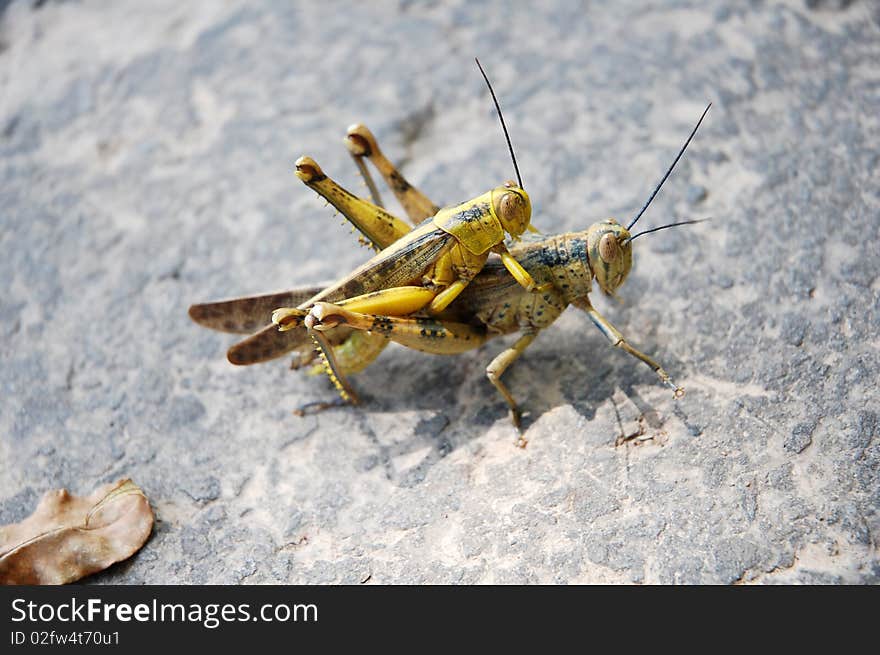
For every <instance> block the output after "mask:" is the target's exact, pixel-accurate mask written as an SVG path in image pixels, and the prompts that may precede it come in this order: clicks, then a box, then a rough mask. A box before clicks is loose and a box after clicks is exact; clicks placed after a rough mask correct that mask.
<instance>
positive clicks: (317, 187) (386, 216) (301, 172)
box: [296, 157, 410, 250]
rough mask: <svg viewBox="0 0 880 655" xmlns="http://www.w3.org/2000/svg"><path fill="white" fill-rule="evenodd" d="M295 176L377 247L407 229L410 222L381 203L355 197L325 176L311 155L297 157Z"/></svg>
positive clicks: (392, 239) (378, 248)
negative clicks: (390, 211)
mask: <svg viewBox="0 0 880 655" xmlns="http://www.w3.org/2000/svg"><path fill="white" fill-rule="evenodd" d="M296 176H297V177H298V178H299V179H300V180H301V181H302V182H303V184H305V185H306V186H307V187H309V188H310V189H312V190H313V191H315V193H317V194H318V195H320V196H322V197H323V198H324V199H325V200H327V201H328V202H329V203H330V204H331V205H333V206H334V207H335V208H336V209H338V210H339V212H340V213H341V214H342V215H343V216H345V218H347V219H348V221H349V222H350V223H351V224H352V225H354V226H355V227H356V228H357V229H358V230H359V231H360V233H361V234H363V235H364V236H365V237H366V238H367V239H369V241H370V242H371V244H372V245H373V247H374V248H375V249H376V250H381V249H383V248H387V247H388V246H390V245H391V244H392V243H394V242H395V241H397V240H398V239H399V238H400V237H402V236H403V235H405V234H407V233H408V232H409V231H410V227H409V225H407V224H406V223H405V222H404V221H402V220H400V219H399V218H397V217H396V216H394V215H393V214H391V213H389V212H387V211H385V210H384V209H382V207H380V206H378V205H375V204H373V203H371V202H369V201H368V200H363V199H362V198H358V197H357V196H356V195H354V194H353V193H352V192H351V191H348V190H346V189H345V188H343V187H342V186H341V185H340V184H338V183H337V182H334V181H333V180H332V179H330V178H329V177H327V175H326V174H325V173H324V171H323V170H321V167H320V166H318V163H317V162H316V161H315V160H314V159H312V158H311V157H300V158H299V159H297V160H296Z"/></svg>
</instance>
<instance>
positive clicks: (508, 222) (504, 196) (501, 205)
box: [492, 181, 532, 239]
mask: <svg viewBox="0 0 880 655" xmlns="http://www.w3.org/2000/svg"><path fill="white" fill-rule="evenodd" d="M492 208H493V209H494V211H495V216H497V217H498V220H499V221H500V222H501V227H503V228H504V231H505V232H507V233H508V234H509V235H510V236H512V237H513V238H514V239H517V238H519V236H520V235H521V234H522V233H523V232H525V231H526V230H527V229H528V228H529V221H531V219H532V201H531V200H529V194H528V193H526V191H525V189H523V188H521V187H519V186H517V184H516V182H512V181H507V182H505V183H504V186H500V187H496V188H495V189H493V191H492Z"/></svg>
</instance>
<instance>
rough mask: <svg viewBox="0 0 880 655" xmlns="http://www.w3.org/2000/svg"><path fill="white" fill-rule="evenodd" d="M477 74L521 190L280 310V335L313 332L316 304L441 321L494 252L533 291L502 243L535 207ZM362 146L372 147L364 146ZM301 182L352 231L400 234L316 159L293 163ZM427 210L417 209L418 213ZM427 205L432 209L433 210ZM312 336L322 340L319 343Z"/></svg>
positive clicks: (473, 208)
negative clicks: (371, 225)
mask: <svg viewBox="0 0 880 655" xmlns="http://www.w3.org/2000/svg"><path fill="white" fill-rule="evenodd" d="M477 66H479V68H480V72H481V73H482V74H483V77H484V79H485V80H486V84H487V85H488V86H489V90H490V92H491V94H492V99H493V100H494V101H495V106H496V108H497V109H498V115H499V117H500V118H501V124H502V128H503V129H504V134H505V137H507V142H508V146H509V147H510V155H511V158H512V159H513V165H514V169H515V170H516V176H517V182H516V183H514V182H512V181H509V182H507V183H505V184H504V185H503V186H498V187H496V188H494V189H492V190H491V191H488V192H486V193H484V194H482V195H480V196H477V197H476V198H473V199H472V200H468V201H467V202H464V203H461V204H459V205H455V206H453V207H446V208H443V209H440V210H438V211H437V212H436V213H435V214H434V215H433V216H430V217H428V218H425V220H423V221H422V222H421V223H419V224H418V225H416V227H415V228H414V229H413V230H411V231H407V232H406V233H405V234H403V235H402V236H399V238H398V239H397V240H396V241H394V242H393V243H391V244H390V245H388V246H387V247H385V248H384V249H383V250H382V251H380V252H379V253H378V254H377V255H376V256H374V257H373V258H372V259H370V260H369V261H368V262H366V263H365V264H363V265H361V266H359V267H358V268H357V269H355V270H354V271H352V272H351V273H350V274H348V275H347V276H345V277H343V278H342V279H341V280H339V281H338V282H336V283H335V284H333V285H331V286H329V287H327V288H326V289H324V290H323V291H322V292H321V293H319V294H317V295H316V296H314V297H313V298H311V299H309V300H307V301H306V302H305V303H301V304H300V305H299V306H297V307H282V308H280V309H277V310H276V311H275V313H274V314H273V322H274V323H276V324H277V325H278V326H279V329H281V330H282V331H284V330H291V329H296V328H299V327H300V326H301V325H303V323H305V324H306V326H307V327H308V328H311V326H312V324H313V323H314V322H315V321H316V320H320V317H317V316H314V315H312V314H311V307H312V306H313V305H314V303H316V302H332V303H334V304H335V305H337V306H340V307H345V308H347V309H348V310H349V311H354V312H362V313H372V314H383V315H392V316H406V315H408V314H412V313H414V312H417V311H419V310H421V309H422V308H427V311H428V312H429V313H430V314H438V313H440V312H442V311H443V310H444V309H446V307H448V306H449V304H450V303H451V302H452V301H453V300H455V298H456V297H457V296H458V295H459V294H460V293H461V292H462V291H463V290H464V288H465V287H466V286H467V285H468V284H469V283H470V281H471V280H472V279H473V278H474V276H475V275H476V274H477V273H479V272H480V269H482V268H483V265H484V264H485V263H486V260H487V259H488V258H489V254H490V252H494V253H496V254H498V255H499V256H500V257H501V261H502V262H503V264H504V266H505V267H506V268H507V270H508V271H509V272H510V274H511V275H512V276H513V277H514V278H515V279H516V280H517V282H519V283H520V284H521V285H522V286H523V288H525V289H526V290H527V291H533V290H536V285H535V283H534V281H533V280H532V278H531V276H530V275H529V274H528V272H527V271H526V270H525V269H524V268H523V267H522V266H521V265H520V264H519V262H517V261H516V259H514V258H513V257H512V256H511V255H510V252H509V251H508V249H507V246H506V245H505V243H504V239H505V234H509V235H510V237H511V238H512V239H514V240H516V239H518V238H519V237H520V236H521V235H522V234H523V232H525V231H526V230H527V229H528V228H529V227H530V220H531V215H532V206H531V201H530V200H529V196H528V194H527V193H526V192H525V190H524V189H523V188H522V180H521V178H520V175H519V169H518V167H517V165H516V157H515V156H514V154H513V147H512V146H511V145H510V137H509V136H508V135H507V127H506V126H505V125H504V118H503V116H502V115H501V108H500V107H499V106H498V100H497V99H496V98H495V93H494V91H492V86H491V84H490V83H489V78H488V77H487V76H486V73H485V71H483V68H482V66H480V62H479V61H477ZM358 136H361V137H362V136H363V135H357V134H356V132H355V133H352V134H350V137H349V140H350V142H351V143H352V144H355V143H356V141H355V139H356V138H357V137H358ZM360 145H368V144H366V143H365V142H364V141H361V142H360ZM379 152H381V151H379ZM379 161H381V159H379ZM386 163H388V165H389V166H390V162H387V160H386ZM392 168H393V167H392ZM380 171H381V168H380ZM296 174H297V177H299V178H300V179H301V180H302V181H303V182H305V183H306V184H307V185H309V186H310V187H312V188H313V189H315V190H316V191H317V192H318V193H319V194H321V195H322V196H324V197H325V198H326V199H327V200H329V201H330V202H331V203H332V204H333V205H334V206H336V207H337V209H339V210H340V211H343V212H344V213H345V212H350V213H352V214H353V215H354V218H353V223H354V224H355V226H359V227H363V223H364V222H365V221H370V220H372V221H378V222H379V223H380V224H384V225H385V226H386V228H387V229H388V231H389V232H390V233H393V234H398V233H399V232H400V231H401V227H400V225H401V223H400V221H398V219H396V218H395V217H393V216H391V215H390V214H388V212H386V211H385V210H384V209H382V208H381V207H379V206H378V205H375V204H373V203H370V202H368V201H366V200H359V199H356V198H355V197H354V196H353V195H352V194H350V193H349V192H347V191H345V189H343V188H342V187H340V186H339V185H338V184H336V183H335V182H332V181H328V179H327V176H326V175H324V173H323V171H322V170H321V169H320V167H319V166H318V165H317V163H315V161H314V160H313V159H311V158H308V157H302V158H300V159H299V160H298V161H297V163H296ZM390 174H391V175H392V179H394V180H395V181H396V182H397V183H398V185H399V188H401V190H403V191H404V192H405V191H406V186H400V185H401V184H405V180H403V178H402V177H401V176H400V175H399V173H397V174H395V173H394V172H393V171H392V172H391V173H390ZM395 175H396V176H395ZM392 188H393V187H392ZM404 195H405V193H404ZM422 204H424V203H419V206H421V205H422ZM428 205H430V207H431V208H432V209H433V208H434V206H433V203H428ZM313 336H314V337H315V338H318V339H320V335H313Z"/></svg>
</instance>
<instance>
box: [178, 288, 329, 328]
mask: <svg viewBox="0 0 880 655" xmlns="http://www.w3.org/2000/svg"><path fill="white" fill-rule="evenodd" d="M325 286H326V285H316V286H313V287H303V288H300V289H291V290H289V291H279V292H278V293H267V294H263V295H260V296H247V297H243V298H232V299H231V300H220V301H217V302H206V303H201V304H198V305H193V306H192V307H190V308H189V316H190V318H191V319H192V320H194V321H195V322H196V323H198V324H199V325H202V326H204V327H206V328H211V329H212V330H220V331H221V332H232V333H234V334H250V333H252V332H253V331H254V330H258V329H260V328H261V327H264V326H266V325H270V324H271V323H272V311H273V310H275V309H278V308H279V307H296V306H297V305H299V304H301V303H303V302H305V301H306V300H308V299H309V298H311V297H312V296H314V295H315V294H317V293H320V292H321V289H323V288H324V287H325Z"/></svg>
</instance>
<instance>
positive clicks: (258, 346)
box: [226, 324, 352, 366]
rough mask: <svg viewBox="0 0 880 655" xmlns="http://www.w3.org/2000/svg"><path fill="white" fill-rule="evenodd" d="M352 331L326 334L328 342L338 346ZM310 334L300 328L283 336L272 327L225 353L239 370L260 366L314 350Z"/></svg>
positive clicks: (346, 329) (334, 330) (341, 329)
mask: <svg viewBox="0 0 880 655" xmlns="http://www.w3.org/2000/svg"><path fill="white" fill-rule="evenodd" d="M351 332H352V330H351V328H349V327H345V326H339V327H336V328H333V329H332V330H328V331H327V332H326V337H327V341H328V342H329V343H330V344H331V345H333V346H336V345H339V344H340V343H342V342H343V341H345V339H347V338H348V337H349V335H351ZM314 347H315V346H314V344H313V343H312V340H311V339H310V338H309V333H308V331H307V330H306V329H305V328H303V327H299V328H296V329H293V330H288V331H287V332H281V331H280V330H279V329H278V326H277V325H275V324H269V325H267V326H266V327H264V328H263V329H262V330H260V331H259V332H257V333H256V334H252V335H251V336H249V337H248V338H247V339H245V340H244V341H239V342H238V343H237V344H235V345H234V346H232V347H231V348H230V349H229V350H228V351H227V352H226V359H228V360H229V361H230V363H232V364H235V365H236V366H247V365H249V364H259V363H261V362H268V361H269V360H271V359H276V358H278V357H281V356H283V355H286V354H287V353H289V352H293V351H294V350H300V351H308V350H311V349H312V348H314Z"/></svg>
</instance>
